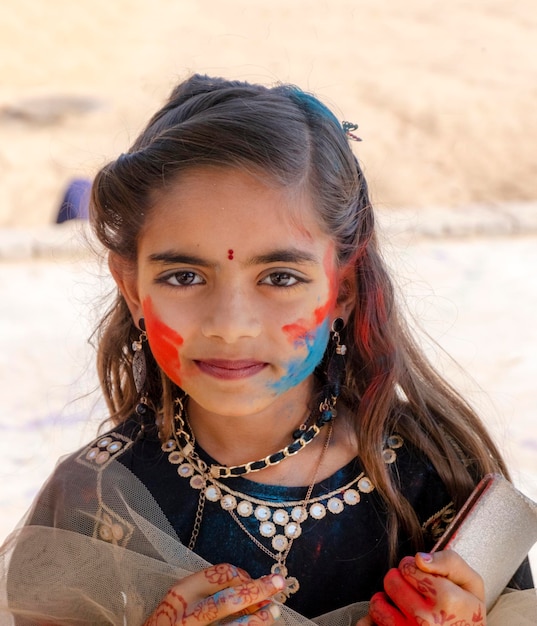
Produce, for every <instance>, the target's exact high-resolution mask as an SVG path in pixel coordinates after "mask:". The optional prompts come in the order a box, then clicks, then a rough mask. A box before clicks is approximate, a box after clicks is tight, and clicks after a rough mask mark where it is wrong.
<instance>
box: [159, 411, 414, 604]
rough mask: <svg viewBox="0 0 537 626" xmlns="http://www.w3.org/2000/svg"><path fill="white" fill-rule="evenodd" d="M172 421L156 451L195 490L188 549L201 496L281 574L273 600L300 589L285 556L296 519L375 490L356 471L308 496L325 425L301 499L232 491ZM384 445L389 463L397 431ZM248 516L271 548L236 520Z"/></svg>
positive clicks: (298, 530) (319, 514) (338, 508)
mask: <svg viewBox="0 0 537 626" xmlns="http://www.w3.org/2000/svg"><path fill="white" fill-rule="evenodd" d="M178 425H179V428H178V429H177V430H176V431H174V438H173V439H171V440H169V441H167V442H165V443H164V444H163V445H162V449H163V450H164V451H165V452H167V453H168V460H169V462H170V463H171V464H173V465H177V473H178V474H179V476H181V477H183V478H189V479H190V486H191V487H192V488H193V489H196V490H199V492H200V493H199V498H198V506H197V510H196V515H195V519H194V526H193V530H192V534H191V537H190V541H189V544H188V547H189V549H190V550H193V549H194V547H195V545H196V541H197V538H198V535H199V532H200V528H201V523H202V520H203V513H204V509H205V504H206V500H209V501H211V502H215V503H220V506H221V507H222V509H223V510H225V511H228V513H229V514H230V516H231V517H232V519H233V520H234V521H235V523H236V524H237V525H238V526H239V528H240V529H241V530H242V531H243V532H244V533H245V534H246V535H247V536H248V538H249V539H250V540H251V541H252V542H253V543H254V544H255V545H256V546H257V547H258V548H259V549H260V550H262V551H263V552H264V553H265V554H267V555H268V556H269V557H270V558H272V559H273V560H274V561H275V563H274V565H273V566H272V568H271V571H272V573H275V574H281V575H282V576H284V578H285V579H286V582H287V585H286V589H285V590H284V591H282V592H281V593H280V594H278V598H277V600H278V601H279V602H285V601H286V599H287V598H288V597H289V596H290V595H292V594H293V593H296V591H298V589H299V587H300V585H299V582H298V580H297V579H296V578H295V577H293V576H288V570H287V567H286V560H287V557H288V555H289V552H290V550H291V547H292V545H293V542H294V540H295V539H297V538H298V537H299V536H300V535H301V534H302V527H301V525H302V523H303V522H304V521H305V520H306V519H307V518H308V517H311V518H313V519H322V518H323V517H325V515H326V514H327V512H329V513H332V514H339V513H341V512H342V511H343V509H344V508H345V505H350V506H354V505H356V504H358V502H359V501H360V493H370V492H371V491H373V490H374V489H375V486H374V485H373V483H372V481H371V480H370V479H369V478H368V477H367V476H366V475H365V474H364V472H361V473H360V474H359V475H358V476H357V477H356V478H354V479H353V480H352V481H350V482H348V483H347V484H346V485H344V486H342V487H339V488H338V489H335V490H333V491H331V492H329V493H324V494H322V495H321V496H318V497H316V498H312V497H311V495H312V492H313V488H314V486H315V481H316V479H317V476H318V472H319V468H320V466H321V463H322V459H323V457H324V454H325V452H326V450H327V448H328V446H329V444H330V440H331V437H332V430H333V427H332V424H331V423H330V426H329V431H328V433H327V438H326V441H325V444H324V446H323V450H322V452H321V456H320V458H319V462H318V464H317V467H316V470H315V474H314V477H313V479H312V482H311V484H310V485H309V487H308V490H307V493H306V497H305V498H304V499H303V500H295V501H284V502H281V503H277V504H275V503H274V502H273V501H266V500H261V499H259V498H255V497H252V496H250V495H247V494H244V493H242V492H239V491H236V490H233V489H231V488H230V487H229V486H227V485H226V484H224V483H222V482H221V481H219V480H218V479H217V478H215V477H214V475H213V473H212V472H211V471H210V467H211V466H210V465H207V463H205V462H204V461H203V460H202V459H201V458H200V457H199V455H198V454H197V453H196V451H195V450H194V445H195V438H194V435H193V433H192V436H191V437H190V436H189V437H188V439H186V438H185V437H180V435H184V434H185V431H184V430H183V429H182V428H181V424H180V422H178ZM191 432H192V431H191ZM386 443H387V446H386V448H385V449H384V450H383V452H382V454H383V458H384V461H385V462H386V464H390V463H393V462H394V461H395V459H396V458H397V455H396V452H395V449H397V448H400V447H401V446H402V445H403V440H402V439H401V437H399V436H398V435H392V436H391V437H389V438H388V439H387V442H386ZM308 507H309V508H308ZM274 509H275V510H274ZM286 509H290V510H286ZM251 516H253V517H255V519H256V520H257V521H258V522H259V534H260V535H261V537H264V538H266V539H271V545H272V548H273V550H274V552H273V551H271V550H270V549H269V548H267V547H266V546H265V545H263V543H262V542H261V541H260V540H259V539H258V538H257V537H255V535H253V534H252V533H251V532H250V531H249V530H248V529H247V528H246V526H245V524H244V523H243V522H242V521H241V518H242V519H244V520H245V519H247V518H249V517H251Z"/></svg>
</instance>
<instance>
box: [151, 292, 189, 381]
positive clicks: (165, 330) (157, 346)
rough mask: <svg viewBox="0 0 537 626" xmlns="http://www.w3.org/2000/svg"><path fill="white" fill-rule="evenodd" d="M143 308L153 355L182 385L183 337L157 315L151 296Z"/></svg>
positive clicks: (170, 375)
mask: <svg viewBox="0 0 537 626" xmlns="http://www.w3.org/2000/svg"><path fill="white" fill-rule="evenodd" d="M143 310H144V316H145V322H146V328H147V336H148V339H149V343H150V345H151V351H152V352H153V356H154V357H155V359H156V361H157V363H158V364H159V365H160V367H161V368H162V369H163V370H164V371H165V372H166V374H167V375H168V376H169V377H170V378H171V379H172V380H173V382H174V383H175V384H176V385H181V376H180V371H181V361H180V359H179V347H180V346H181V345H183V338H182V337H181V335H180V334H179V333H177V332H175V331H174V330H173V329H171V328H170V327H169V326H166V324H164V322H163V321H162V320H161V319H160V318H159V317H157V315H156V313H155V311H154V308H153V302H152V301H151V298H146V299H145V300H144V302H143Z"/></svg>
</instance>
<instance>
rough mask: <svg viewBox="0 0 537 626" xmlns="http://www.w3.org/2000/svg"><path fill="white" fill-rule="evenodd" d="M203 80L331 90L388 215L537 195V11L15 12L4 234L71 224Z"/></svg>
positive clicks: (57, 3) (383, 3)
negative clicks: (154, 124)
mask: <svg viewBox="0 0 537 626" xmlns="http://www.w3.org/2000/svg"><path fill="white" fill-rule="evenodd" d="M192 72H205V73H211V74H219V75H224V76H230V77H235V78H239V79H246V80H259V81H262V82H268V83H270V82H274V81H278V80H280V81H289V82H294V83H297V84H299V85H301V86H302V87H304V88H306V89H310V90H312V91H314V92H316V93H318V94H319V95H320V96H321V97H323V98H324V99H325V100H326V102H327V103H328V104H330V105H332V106H333V107H334V110H335V112H336V114H337V115H339V116H340V117H341V118H342V119H350V120H352V121H355V122H357V123H358V124H359V125H360V135H361V136H362V137H363V139H364V142H363V144H361V145H360V146H359V149H358V153H359V156H360V158H361V160H362V161H363V163H364V164H365V167H366V172H367V174H368V177H369V181H370V184H371V187H372V189H373V192H374V196H375V198H376V200H377V202H378V203H380V204H382V205H384V206H389V207H392V206H412V207H414V206H421V207H426V206H430V205H432V204H435V205H442V206H444V205H445V206H462V205H466V204H467V203H468V202H492V203H496V202H503V201H513V200H514V201H525V200H534V199H535V179H536V174H537V161H536V159H535V145H536V143H537V115H536V112H535V111H536V109H535V101H536V96H537V13H536V12H535V2H534V0H510V1H507V0H482V1H480V2H474V3H471V2H468V1H467V0H452V1H451V2H449V3H446V2H444V1H443V0H407V1H406V2H400V1H399V0H374V1H373V0H315V1H314V2H312V1H311V0H293V1H292V2H290V1H289V0H270V1H269V0H258V1H256V2H251V1H249V0H226V2H219V1H218V0H154V1H152V2H147V1H146V0H114V1H113V2H110V1H109V0H80V1H79V2H71V1H70V0H50V1H48V2H36V1H35V0H4V1H3V2H2V4H1V7H0V136H1V141H0V225H24V226H27V225H34V224H43V223H47V222H49V221H51V220H54V218H55V216H56V212H57V204H58V202H59V198H60V196H61V193H62V191H63V188H64V186H65V185H66V183H67V181H69V180H70V179H71V178H72V177H75V176H81V175H82V176H91V175H92V174H93V172H94V171H95V168H97V167H98V166H100V165H102V164H103V162H104V161H106V160H107V159H109V158H111V157H113V156H115V155H117V154H118V153H120V152H122V151H123V150H124V149H125V148H126V146H127V145H128V144H129V142H130V141H131V140H132V139H133V138H134V136H135V134H136V133H137V131H138V130H139V129H140V128H141V125H142V123H143V121H145V120H146V119H147V117H148V115H149V114H150V113H151V112H153V110H154V109H155V108H156V107H157V106H158V105H159V104H160V103H161V101H162V100H163V98H164V97H165V95H166V94H167V93H168V91H169V90H170V87H171V86H172V85H173V84H174V83H175V81H176V80H177V79H179V78H184V77H185V76H187V75H188V74H190V73H192Z"/></svg>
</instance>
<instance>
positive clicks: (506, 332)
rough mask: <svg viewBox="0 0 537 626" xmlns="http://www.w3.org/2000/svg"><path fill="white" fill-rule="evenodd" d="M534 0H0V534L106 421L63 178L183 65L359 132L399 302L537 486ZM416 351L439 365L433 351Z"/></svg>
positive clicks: (77, 170) (86, 290) (104, 286)
mask: <svg viewBox="0 0 537 626" xmlns="http://www.w3.org/2000/svg"><path fill="white" fill-rule="evenodd" d="M535 9H536V5H535V0H480V1H479V2H473V3H471V2H468V1H467V0H452V1H451V2H449V3H446V2H443V1H442V2H441V1H438V0H407V1H406V2H400V1H399V0H352V1H351V0H330V1H325V0H309V1H306V0H285V1H284V0H270V1H268V0H255V1H254V0H250V1H247V0H226V1H221V2H219V1H217V0H199V1H194V0H152V1H151V2H148V1H147V0H129V1H127V0H91V1H89V0H78V2H72V1H69V2H68V1H67V0H48V1H47V2H43V1H41V2H40V1H38V0H17V1H16V0H3V2H2V3H1V5H0V293H1V298H0V340H1V343H0V346H1V350H0V391H1V396H2V404H3V409H4V410H3V414H2V415H1V416H0V455H1V458H2V461H1V462H0V510H1V512H2V515H1V516H0V538H1V537H2V536H4V535H5V534H7V532H8V531H9V530H10V528H11V527H12V526H13V525H14V524H15V523H16V521H17V520H18V519H19V518H20V516H21V515H22V512H23V511H24V510H25V509H26V507H27V506H28V504H29V502H30V501H31V499H32V498H33V497H34V495H35V493H36V491H37V489H38V488H39V485H40V484H41V483H42V482H43V480H44V479H45V477H46V476H47V474H48V473H49V472H50V471H51V469H52V468H53V466H54V463H55V462H56V459H57V458H58V456H59V455H60V454H63V453H65V452H68V451H70V450H74V449H75V448H77V447H78V446H80V445H82V443H84V442H85V441H86V440H88V439H90V438H91V437H93V436H94V434H95V432H96V429H97V426H98V424H99V423H100V421H101V420H102V419H103V417H104V415H105V410H104V407H103V406H102V402H101V401H100V399H99V394H98V393H97V392H95V387H96V382H95V377H94V374H93V353H92V350H91V347H90V346H89V345H88V343H87V339H88V337H89V336H90V334H91V329H92V327H93V325H94V322H95V319H96V317H97V315H98V311H99V306H100V303H101V299H102V297H104V295H105V294H106V292H107V290H108V289H109V287H110V284H109V281H108V279H107V278H106V272H105V270H104V268H103V267H102V266H101V265H99V264H98V263H96V262H95V261H94V260H92V258H91V257H90V256H89V255H88V254H87V253H86V252H85V249H84V247H83V246H84V244H83V243H82V238H81V237H80V234H79V233H78V231H79V230H82V231H83V230H84V224H83V223H79V224H74V223H69V224H64V225H61V226H54V222H55V220H56V216H57V213H58V208H59V204H60V201H61V198H62V196H63V193H64V191H65V188H66V186H67V185H68V184H69V182H70V181H71V180H72V179H74V178H80V177H82V178H91V177H92V175H93V173H94V172H95V170H96V169H97V168H99V167H100V166H101V165H103V164H104V163H105V162H106V161H107V160H109V159H111V158H113V157H115V156H117V154H119V153H120V152H122V151H124V150H125V149H126V148H127V147H128V146H129V145H130V143H131V142H132V140H133V139H134V138H135V137H136V135H137V133H138V131H139V130H141V128H142V126H143V124H144V122H145V121H146V120H147V118H148V117H149V115H151V114H152V113H153V112H154V110H156V108H157V107H158V106H160V104H161V103H162V102H163V100H164V99H165V97H166V96H167V94H168V92H169V91H170V90H171V88H172V87H173V86H174V85H175V83H176V82H177V81H179V80H180V79H182V78H185V77H186V76H188V75H189V74H191V73H193V72H200V73H208V74H213V75H221V76H226V77H232V78H237V79H243V80H250V81H258V82H263V83H267V84H268V83H274V82H291V83H296V84H298V85H300V86H301V87H302V88H304V89H307V90H310V91H312V92H314V93H315V94H317V95H318V96H319V97H321V99H323V100H324V101H325V102H326V103H327V104H328V105H329V106H330V107H331V108H332V109H333V110H334V112H335V113H336V115H337V116H338V117H339V118H340V119H342V120H351V121H353V122H356V123H357V124H359V130H358V131H357V133H358V134H359V135H360V136H361V137H362V139H363V141H362V143H360V144H354V149H355V153H356V154H357V156H358V158H359V159H360V161H361V163H362V165H363V167H364V170H365V173H366V176H367V177H368V180H369V184H370V187H371V190H372V196H373V199H374V202H375V204H376V205H377V207H378V208H379V215H380V216H381V218H382V219H381V222H382V224H384V225H385V228H386V242H387V251H388V252H387V254H388V255H390V259H391V262H392V265H393V267H394V271H395V273H397V274H398V275H399V277H400V278H401V281H400V282H401V286H402V289H403V290H404V291H405V293H406V294H407V295H408V297H409V300H410V304H411V308H412V309H413V311H414V312H415V313H416V314H417V315H418V317H419V318H420V320H421V322H422V325H423V326H424V327H425V330H426V331H428V332H429V333H430V334H431V335H432V336H433V338H434V339H435V340H437V341H438V342H439V343H440V344H441V346H442V348H445V349H447V351H448V352H450V353H451V354H452V355H453V356H454V357H455V359H456V360H457V361H458V362H459V363H460V364H461V365H462V366H463V367H464V368H465V369H466V371H468V372H469V373H470V374H471V376H472V378H471V379H469V378H467V377H466V376H462V375H461V374H460V373H459V371H458V370H457V368H456V367H454V366H453V364H451V363H450V362H449V361H445V362H444V361H442V365H441V367H442V368H443V371H445V372H446V375H448V376H449V377H450V378H451V379H452V380H454V381H456V382H457V383H460V384H461V386H462V387H463V389H464V390H465V392H466V393H467V394H468V396H469V397H470V399H471V401H472V402H474V403H475V404H476V405H477V406H478V407H479V408H480V410H482V412H483V414H484V415H486V418H487V420H488V423H489V426H490V427H491V429H492V430H493V432H494V434H495V436H496V438H497V440H498V441H499V442H500V444H501V446H502V449H503V450H504V452H505V454H506V456H507V457H508V461H509V463H510V466H511V467H512V468H513V476H514V478H515V481H516V482H517V484H518V485H519V486H520V487H521V489H523V490H524V491H525V492H526V493H528V494H529V495H531V496H533V497H534V499H537V426H536V423H535V417H534V415H535V404H536V402H535V401H536V399H537V392H536V390H535V380H536V379H537V357H536V354H537V331H536V329H535V318H536V311H537V281H536V279H535V267H537V184H536V180H537V147H536V146H537V11H536V10H535ZM428 350H430V351H431V352H430V353H431V358H433V359H434V360H435V361H436V360H437V359H440V357H439V352H438V351H437V349H436V348H433V347H430V348H428Z"/></svg>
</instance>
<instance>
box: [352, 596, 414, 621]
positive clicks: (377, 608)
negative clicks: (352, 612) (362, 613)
mask: <svg viewBox="0 0 537 626" xmlns="http://www.w3.org/2000/svg"><path fill="white" fill-rule="evenodd" d="M369 617H370V619H371V620H372V623H373V624H376V626H408V624H409V621H408V619H407V617H406V616H405V615H403V614H402V613H401V611H399V609H398V608H397V607H395V606H394V605H393V604H392V603H391V602H390V599H389V598H388V596H387V595H386V594H385V593H383V592H382V591H380V592H378V593H376V594H375V595H374V596H373V597H372V598H371V600H370V602H369ZM366 624H368V622H366ZM357 626H362V624H361V620H360V622H358V624H357ZM364 626H366V625H364Z"/></svg>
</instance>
